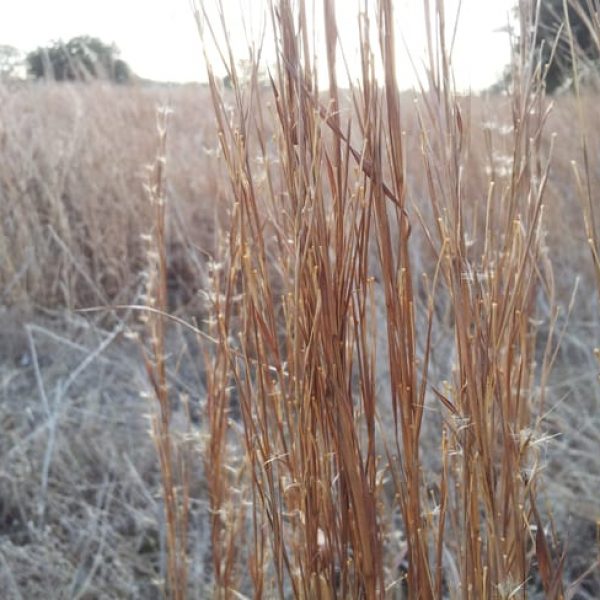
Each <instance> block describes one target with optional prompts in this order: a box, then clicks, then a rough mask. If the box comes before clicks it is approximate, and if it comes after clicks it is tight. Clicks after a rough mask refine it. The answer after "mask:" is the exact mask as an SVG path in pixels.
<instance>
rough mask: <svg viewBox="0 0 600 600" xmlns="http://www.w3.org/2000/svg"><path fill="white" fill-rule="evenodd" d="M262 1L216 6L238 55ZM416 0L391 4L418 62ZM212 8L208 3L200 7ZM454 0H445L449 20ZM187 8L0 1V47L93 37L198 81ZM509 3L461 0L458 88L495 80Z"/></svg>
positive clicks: (118, 0) (347, 24) (115, 1)
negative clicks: (246, 19)
mask: <svg viewBox="0 0 600 600" xmlns="http://www.w3.org/2000/svg"><path fill="white" fill-rule="evenodd" d="M263 1H264V0H223V2H224V5H225V7H226V10H227V13H228V14H229V15H231V18H230V21H229V23H228V26H229V27H230V32H231V34H232V37H233V39H234V40H236V42H237V43H238V44H237V48H238V49H239V50H240V51H242V50H243V48H244V43H243V39H244V36H243V28H242V26H241V18H240V15H242V14H247V13H249V12H251V13H253V14H254V15H255V16H256V15H257V14H258V13H260V11H261V10H262V6H263V5H264V4H263ZM423 1H424V0H396V1H395V2H394V6H395V11H396V20H397V23H398V28H399V30H400V31H401V33H402V35H403V36H404V38H405V39H406V43H407V45H408V47H409V50H410V52H411V53H412V54H413V57H414V58H415V59H416V61H417V62H419V60H420V59H421V58H422V57H423V56H424V55H423V48H424V45H425V38H424V27H423V25H422V23H423V21H424V19H423ZM216 2H217V0H207V2H206V4H207V5H211V4H212V5H215V4H216ZM311 2H312V0H309V1H308V4H311ZM458 2H459V0H446V6H447V13H448V18H449V20H450V16H451V15H453V14H454V13H455V11H456V6H457V4H458ZM190 4H191V2H190V0H0V44H10V45H13V46H16V47H18V48H20V49H22V50H30V49H33V48H35V47H37V46H39V45H44V44H46V43H48V42H49V41H51V40H56V39H59V38H60V39H64V40H68V39H69V38H71V37H74V36H77V35H84V34H85V35H92V36H95V37H99V38H101V39H102V40H103V41H105V42H107V43H111V42H114V43H116V44H117V46H118V47H119V48H120V50H121V55H122V57H123V58H124V59H125V60H126V61H127V62H128V63H129V64H130V65H131V67H132V68H133V70H134V71H135V72H136V73H137V74H139V75H141V76H142V77H147V78H151V79H157V80H164V81H181V82H183V81H195V80H203V79H205V67H204V63H203V59H202V52H201V46H200V41H199V36H198V32H197V28H196V24H195V22H194V19H193V16H192V12H191V8H190ZM373 4H374V2H373ZM513 4H514V0H462V11H461V19H460V26H459V35H458V39H457V45H456V48H455V53H454V57H453V63H454V71H455V76H456V80H457V84H458V85H459V87H461V88H462V89H466V88H469V87H472V88H473V89H481V88H484V87H487V86H488V85H490V84H492V83H493V82H495V81H497V79H498V77H499V76H500V74H501V72H502V68H503V66H504V65H505V64H506V63H507V62H508V60H509V46H508V37H507V35H506V34H505V33H499V32H497V30H498V29H501V28H502V27H503V26H505V25H506V23H507V16H508V13H509V9H510V7H511V6H512V5H513ZM355 6H356V0H338V2H337V12H338V18H339V29H340V35H341V38H342V43H343V45H344V48H345V50H346V53H347V55H348V56H349V58H352V56H353V54H355V53H356V42H355V40H356V38H357V34H356V26H355V23H356V10H355ZM405 24H406V25H405ZM399 45H400V43H399ZM399 69H400V71H401V73H400V74H399V79H400V80H401V82H403V81H404V82H407V86H408V85H411V84H412V83H413V82H414V78H413V76H412V74H411V71H412V68H411V67H410V64H409V62H408V61H407V60H405V59H404V60H402V59H401V60H400V61H399ZM401 85H402V83H401Z"/></svg>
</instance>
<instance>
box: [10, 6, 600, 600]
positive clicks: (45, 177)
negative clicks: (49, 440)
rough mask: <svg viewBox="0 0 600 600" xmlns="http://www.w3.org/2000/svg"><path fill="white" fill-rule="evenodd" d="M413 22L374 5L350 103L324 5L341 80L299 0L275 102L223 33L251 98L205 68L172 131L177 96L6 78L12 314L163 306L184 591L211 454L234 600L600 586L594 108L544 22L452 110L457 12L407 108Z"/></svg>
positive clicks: (159, 341) (222, 584)
mask: <svg viewBox="0 0 600 600" xmlns="http://www.w3.org/2000/svg"><path fill="white" fill-rule="evenodd" d="M392 8H393V7H392V2H391V1H390V0H388V1H383V2H381V3H380V4H379V5H378V8H377V10H376V11H375V13H372V14H371V15H370V18H372V19H374V20H375V21H376V23H377V28H376V29H377V31H378V34H379V35H380V37H381V39H380V40H377V41H375V40H371V39H370V37H369V33H368V32H369V31H370V28H369V24H368V22H367V15H364V14H363V16H362V18H361V21H360V31H359V35H360V39H361V68H362V70H361V75H360V78H359V82H358V83H356V85H355V86H354V87H353V88H351V89H350V90H345V89H342V88H341V87H340V86H339V85H338V81H337V77H336V65H337V64H339V61H340V57H339V55H338V53H339V48H338V47H337V36H336V17H335V6H334V3H333V2H332V1H329V0H324V2H323V9H324V23H325V32H326V41H327V56H326V57H323V59H324V60H326V61H327V65H328V71H329V78H328V81H327V85H326V89H324V90H321V89H320V88H319V84H320V83H321V82H320V81H319V80H318V77H317V75H316V72H315V65H314V64H313V62H312V61H313V52H312V49H311V47H310V39H311V32H310V31H309V25H308V21H307V18H306V14H305V5H304V2H299V3H298V7H297V10H295V9H294V8H293V6H292V3H291V2H288V1H286V0H282V1H281V2H279V3H278V4H277V10H273V12H272V13H271V15H270V19H271V22H272V27H273V28H274V34H275V35H274V39H275V40H276V42H277V44H278V54H277V57H278V62H277V65H276V66H275V67H273V69H272V70H271V72H270V77H271V79H270V83H269V87H268V88H267V89H265V87H264V86H263V84H262V81H261V79H260V77H259V71H260V64H259V63H258V62H257V61H256V60H253V61H251V62H250V65H251V69H250V71H249V72H246V73H244V77H241V76H238V73H237V70H236V67H237V62H236V60H237V57H234V56H233V55H232V53H231V52H230V51H229V49H228V48H227V47H225V48H223V56H224V57H226V58H225V62H226V68H227V69H228V70H229V73H230V75H231V81H232V82H233V89H232V90H231V91H229V90H224V89H223V88H222V86H221V84H220V82H219V81H218V80H217V79H216V77H215V76H214V75H213V71H212V67H211V66H210V65H209V79H210V83H209V86H208V88H204V89H203V88H199V89H197V90H195V91H191V90H186V89H174V90H172V91H171V92H170V102H169V104H170V105H171V106H172V107H173V109H174V114H173V116H172V118H171V121H170V123H169V124H168V125H167V121H166V117H164V115H163V117H161V120H160V122H159V126H160V127H159V134H160V135H159V141H158V142H157V141H156V138H155V136H153V135H152V121H153V119H154V116H153V112H154V109H153V105H154V104H155V101H156V98H157V97H159V98H160V96H161V95H162V93H160V92H156V91H152V90H145V89H130V90H122V89H119V90H113V89H112V88H104V87H98V88H97V89H96V88H92V89H90V88H87V87H83V86H63V87H58V86H39V87H32V86H30V87H25V88H23V89H19V90H16V91H15V90H12V91H11V90H3V95H4V96H5V97H6V98H7V99H8V100H9V102H8V103H4V104H3V108H2V109H0V110H2V111H5V114H6V115H10V116H12V118H11V119H8V118H5V119H3V121H2V122H3V123H6V124H7V125H6V126H5V129H3V130H2V132H1V134H0V143H2V144H3V148H5V149H6V150H7V156H8V157H9V158H10V157H12V158H11V159H10V160H12V162H10V161H9V162H7V163H5V164H8V165H9V166H8V167H6V166H5V167H2V170H1V171H0V185H1V186H2V188H1V189H2V190H3V194H5V198H6V199H7V200H8V201H7V202H4V203H3V204H2V207H0V211H1V212H2V215H1V216H2V219H3V220H2V222H3V224H4V225H3V226H4V227H5V232H6V235H5V236H4V238H3V240H5V241H4V242H0V243H4V247H2V248H1V249H2V252H3V253H4V256H5V257H6V259H7V260H5V261H3V266H2V269H1V271H0V281H2V283H3V285H4V287H5V289H8V290H9V292H10V293H5V298H4V300H3V301H4V302H5V303H13V304H16V303H27V304H31V305H56V304H64V305H67V306H69V307H80V306H86V305H90V304H93V305H98V304H102V305H105V306H114V305H124V304H131V303H133V304H136V305H138V304H139V302H140V301H139V300H138V298H139V297H140V295H141V294H142V288H143V293H144V294H145V302H146V303H147V308H148V309H149V310H148V311H146V315H145V329H144V331H145V333H146V334H147V336H146V339H145V341H146V342H147V343H146V344H145V346H144V347H145V348H146V350H145V357H144V358H145V366H146V369H147V373H148V375H149V380H150V382H151V384H152V389H153V391H154V393H155V396H156V399H157V402H156V413H155V415H154V417H153V420H152V432H153V438H154V441H155V444H156V447H157V449H158V455H159V459H160V460H159V467H160V473H161V481H162V483H161V485H162V497H163V502H164V510H165V517H166V518H165V523H166V527H165V533H164V538H165V549H166V550H165V551H166V557H164V558H163V564H164V565H165V582H164V584H165V590H166V593H167V594H168V595H169V596H170V597H173V598H184V597H202V596H201V594H202V593H206V591H205V590H206V588H200V587H199V585H198V580H197V576H196V575H195V574H194V570H193V569H192V568H191V566H193V565H192V562H191V557H192V556H197V555H196V554H195V553H194V552H193V551H192V547H191V543H190V541H189V540H190V530H191V528H193V527H194V523H193V516H194V515H193V510H192V509H191V508H190V507H191V506H193V505H194V501H196V500H197V499H198V498H197V496H195V494H198V493H200V492H199V491H198V490H194V489H192V488H193V486H192V485H191V484H190V481H191V479H192V476H191V473H192V472H193V470H194V469H195V468H197V467H198V465H202V468H203V479H204V481H203V484H204V486H205V487H203V489H202V491H203V492H204V493H205V497H206V499H207V502H208V509H207V511H206V517H207V522H208V525H209V527H210V542H209V544H208V546H207V548H206V549H205V550H206V553H207V555H208V557H209V560H208V562H209V564H210V573H211V574H210V587H211V588H212V591H211V593H212V594H213V596H214V597H215V598H236V597H240V596H241V595H243V596H248V597H256V598H271V597H281V598H286V597H294V598H369V599H370V598H387V597H391V598H424V599H426V598H446V597H449V598H466V599H470V598H473V599H479V598H506V599H508V598H526V597H533V596H535V594H536V593H537V594H543V595H544V597H547V598H563V597H572V595H573V594H574V593H575V592H576V591H577V593H580V594H585V593H586V592H585V589H586V588H584V587H582V585H581V584H582V582H583V579H582V580H581V581H579V579H578V578H579V576H580V575H581V576H582V577H584V578H585V579H586V581H585V584H586V585H588V586H590V587H588V588H587V589H588V590H591V591H588V593H589V594H590V596H589V597H593V594H594V591H595V590H597V589H598V581H597V578H595V576H594V575H593V573H592V572H591V571H590V572H588V571H587V569H588V568H589V567H593V565H594V561H595V560H596V554H597V548H596V549H595V550H594V551H593V552H591V551H590V549H589V548H586V547H585V545H584V547H582V548H573V543H571V545H570V547H568V546H567V545H566V539H567V537H568V535H567V530H568V518H567V515H568V514H569V512H570V513H571V514H577V515H578V518H579V519H581V522H582V523H583V524H584V525H582V531H585V532H586V535H589V532H590V531H591V532H592V537H593V532H594V527H595V520H597V519H598V518H600V508H599V505H598V501H597V499H596V497H595V487H594V485H595V483H597V482H598V480H599V477H598V469H597V464H596V460H595V454H596V453H595V450H594V440H596V439H597V435H598V434H597V431H598V429H597V425H598V418H597V415H596V413H597V406H598V401H599V393H598V384H597V381H595V375H596V372H595V371H594V369H595V367H594V363H593V361H592V360H590V357H592V350H593V345H594V341H593V340H594V336H596V338H597V335H598V325H599V324H598V318H597V314H598V313H597V310H598V294H596V293H595V291H594V290H595V286H596V285H597V283H598V280H597V279H596V278H597V277H598V268H599V263H598V230H597V219H598V215H597V210H596V207H597V200H598V198H597V193H596V189H597V187H598V185H597V184H598V183H599V182H598V181H597V177H598V175H597V173H595V171H594V169H593V167H592V166H591V165H592V163H593V160H592V158H591V157H595V156H596V154H597V152H595V151H596V150H598V148H599V146H600V144H599V142H600V135H598V134H597V133H596V132H597V131H599V129H598V128H595V127H594V126H593V124H594V123H597V122H598V120H599V119H600V113H599V112H598V109H597V107H596V103H595V98H594V96H589V97H584V95H583V93H580V94H579V95H578V96H577V97H575V98H571V97H564V98H558V99H557V100H556V103H555V105H554V106H553V105H552V102H551V101H550V99H548V98H546V97H545V96H544V94H543V86H542V85H541V69H540V68H539V67H538V66H537V65H536V64H535V62H534V61H529V60H528V58H529V56H531V53H532V49H531V48H528V47H527V39H528V38H527V34H526V32H527V31H529V29H528V27H529V25H530V24H529V23H528V22H527V18H526V17H525V16H524V17H523V23H522V27H523V30H522V47H521V48H520V55H516V58H515V61H514V64H513V77H514V87H513V89H512V91H511V92H510V94H508V95H507V96H502V97H489V98H486V97H462V96H460V95H457V94H456V93H455V92H454V90H453V88H452V84H451V73H450V65H449V62H448V58H447V55H446V53H445V45H444V44H445V42H444V33H443V22H444V13H443V5H442V3H441V2H434V3H432V4H431V7H430V11H431V12H430V13H429V14H428V15H426V18H427V19H428V20H429V23H430V25H429V31H430V43H431V64H430V65H429V71H428V80H427V81H426V82H424V86H423V90H421V91H420V92H418V93H415V94H414V97H413V95H412V94H400V93H399V91H398V81H397V73H396V68H395V64H394V60H395V58H394V57H395V49H394V44H395V42H394V30H393V27H392V23H393V10H392ZM197 17H198V19H199V21H200V23H201V24H202V14H201V10H200V11H199V13H198V15H197ZM436 24H437V25H436ZM209 25H210V27H213V28H215V30H214V33H215V34H216V29H217V28H218V27H219V26H220V25H219V24H217V23H210V24H207V23H204V29H203V32H204V35H205V41H206V43H208V44H210V43H211V36H212V33H213V30H211V29H210V27H209ZM438 26H439V28H438ZM379 42H381V43H379ZM226 43H227V40H226ZM375 56H377V57H378V60H380V61H381V64H382V66H383V72H384V77H383V79H382V80H381V81H379V80H377V78H376V77H375V75H374V73H375V71H374V63H375ZM99 98H100V100H102V102H100V101H99ZM42 102H44V103H45V105H46V107H50V110H51V114H52V115H53V117H52V119H47V121H45V122H42V119H41V115H42V110H44V111H45V112H48V110H49V109H48V108H45V109H42ZM200 103H203V104H202V106H203V107H206V106H208V104H209V103H210V104H212V109H213V110H214V119H212V118H209V117H207V116H205V115H206V114H207V113H208V110H204V111H202V112H203V116H202V117H199V116H198V115H199V111H198V109H197V106H198V105H199V104H200ZM23 106H25V107H26V109H27V110H29V111H32V112H34V113H35V114H37V115H38V116H37V119H38V123H39V124H40V128H41V129H40V130H39V131H38V133H37V134H36V136H37V137H36V136H28V135H27V124H26V121H24V120H23V121H19V119H18V117H19V114H20V113H19V110H21V108H19V107H23ZM78 106H79V107H80V108H79V109H78ZM81 107H84V108H81ZM109 107H110V108H109ZM77 110H79V111H80V114H81V115H85V117H79V120H78V118H77V114H78V113H77ZM574 112H578V114H579V115H585V119H583V118H582V117H580V120H579V123H580V125H581V127H582V131H583V132H584V133H585V134H586V135H585V138H584V139H585V154H584V156H583V162H582V163H579V161H578V156H580V154H579V152H580V148H581V146H580V141H579V140H578V139H577V138H576V137H575V136H574V135H573V131H572V127H573V122H574V121H573V119H574V118H573V113H574ZM54 115H56V116H54ZM194 119H198V120H197V121H194ZM202 119H204V120H202ZM190 123H193V125H190ZM8 124H10V125H8ZM125 125H127V127H125ZM194 127H196V128H198V129H199V130H201V131H204V137H203V138H202V139H201V140H200V141H199V142H198V140H195V141H194V139H193V137H192V136H191V135H190V131H192V130H193V128H194ZM52 128H55V129H52ZM78 128H81V131H83V132H85V133H79V130H78ZM123 131H129V132H130V135H129V139H125V138H124V137H123V135H124V134H123ZM167 131H168V134H167ZM68 132H74V133H68ZM77 134H78V135H79V137H78V135H77ZM61 136H62V137H61ZM61 139H63V142H62V146H61V144H60V143H59V142H60V140H61ZM65 140H66V141H65ZM85 140H89V141H87V142H86V141H85ZM117 141H119V142H120V143H118V144H117V143H116V142H117ZM217 141H218V144H219V147H218V148H216V147H215V144H216V143H217ZM65 144H66V145H67V148H70V151H69V150H65V149H64V147H65ZM61 148H62V150H61ZM103 148H110V155H111V156H113V157H114V161H113V160H110V161H105V160H102V158H103V156H105V155H106V154H108V153H109V151H108V150H106V151H103ZM207 148H208V149H210V152H209V153H210V154H212V153H213V151H214V152H215V153H216V155H217V156H218V159H217V158H216V157H212V156H207V154H209V153H207V152H206V151H205V150H206V149H207ZM120 152H122V154H121V153H120ZM193 156H196V157H201V158H199V160H202V161H203V162H202V163H200V162H199V161H198V162H196V161H194V160H193V159H192V158H191V157H193ZM25 158H27V160H25ZM573 160H574V161H575V165H573V163H572V161H573ZM142 163H150V164H151V165H153V166H152V169H151V170H150V171H149V173H148V174H144V175H142V174H140V172H139V169H138V166H139V165H140V164H142ZM198 164H202V165H203V166H202V169H200V170H199V169H198V167H197V165H198ZM581 164H583V165H584V166H583V167H582V166H581ZM574 169H575V172H576V173H577V175H576V176H573V171H574ZM596 170H597V169H596ZM61 173H62V175H61ZM123 173H125V174H126V176H125V175H123ZM144 181H146V182H147V189H146V193H149V194H148V195H149V197H150V206H151V207H152V209H151V210H148V206H149V204H148V198H147V197H144V192H143V190H142V185H141V184H142V183H143V182H144ZM576 196H579V197H580V198H581V200H582V203H581V205H578V204H577V203H576V201H575V197H576ZM107 198H108V199H109V200H108V201H110V199H111V198H113V199H114V201H113V202H112V203H111V204H110V209H107ZM217 199H218V202H215V200H217ZM580 206H581V207H583V210H580ZM15 225H16V226H15ZM147 231H150V232H151V235H150V236H149V238H148V240H147V243H148V244H149V245H148V246H146V245H145V242H144V243H142V242H139V240H140V235H141V234H142V233H145V232H147ZM590 249H591V256H592V260H590V252H589V250H590ZM28 252H30V253H33V254H31V256H32V258H30V259H28V254H27V253H28ZM148 264H149V267H148ZM575 274H577V276H578V277H579V281H580V283H579V286H580V292H579V295H577V296H574V297H573V299H572V298H571V293H572V288H573V286H574V284H575ZM109 276H110V277H109ZM178 290H182V291H183V293H182V296H183V299H184V300H185V301H186V304H185V305H184V306H183V307H182V306H181V304H180V303H179V304H178V300H180V298H179V299H178V298H177V291H178ZM177 308H178V309H179V313H178V317H182V318H183V319H185V320H186V322H187V325H185V328H186V329H187V330H189V331H191V332H193V333H194V334H195V336H196V337H197V342H198V344H199V345H200V346H201V347H202V349H203V371H202V372H203V389H202V391H201V393H200V394H199V395H200V396H201V397H200V398H197V399H192V400H191V401H190V402H187V400H184V401H179V398H177V395H176V393H175V392H174V383H173V382H172V380H171V379H172V375H171V374H170V373H169V371H168V368H167V365H168V363H169V361H170V360H172V356H171V355H170V353H171V352H172V348H171V345H170V343H169V340H168V335H169V331H170V330H171V329H172V328H173V327H179V326H181V324H182V322H181V321H175V320H174V319H169V318H167V317H166V316H165V315H166V313H167V312H169V311H173V310H174V309H177ZM567 316H568V319H567ZM195 319H198V320H195ZM171 324H173V325H171ZM586 332H587V333H586ZM553 368H556V369H557V370H558V373H559V376H558V377H557V376H556V375H553ZM565 397H566V400H565ZM194 403H195V404H196V405H197V407H199V410H200V411H201V417H200V424H199V425H197V424H194V423H193V422H192V420H191V418H188V417H189V416H190V413H191V410H192V406H191V405H194ZM572 403H574V405H575V406H576V407H577V408H576V409H575V410H574V409H573V406H572V405H571V404H572ZM177 407H178V408H177ZM177 412H179V413H183V414H184V416H185V415H187V417H186V418H188V424H187V425H184V426H181V424H180V423H179V422H178V423H174V419H175V417H174V415H175V414H176V413H177ZM180 416H181V415H180ZM579 419H580V420H581V421H579ZM585 419H589V422H588V424H587V429H586V430H585V432H586V434H585V436H580V435H578V433H577V432H578V430H579V428H580V427H583V426H584V422H583V421H584V420H585ZM555 434H561V435H562V438H561V439H559V440H554V441H553V437H554V435H555ZM196 450H198V452H196ZM561 482H563V483H561ZM575 490H576V491H575ZM547 497H549V498H551V499H552V500H553V501H554V502H555V505H554V506H553V507H550V508H549V507H548V505H547V503H546V502H545V499H546V498H547ZM575 500H577V502H575ZM592 544H593V542H592ZM565 546H567V547H566V552H567V554H566V555H565ZM571 555H574V556H576V559H571V558H570V556H571ZM573 560H574V562H573ZM570 565H576V566H570ZM161 585H162V584H161ZM593 586H596V587H593ZM200 589H202V590H204V591H203V592H200V591H199V590H200ZM583 597H585V596H583Z"/></svg>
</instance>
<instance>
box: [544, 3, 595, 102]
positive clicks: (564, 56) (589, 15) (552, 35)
mask: <svg viewBox="0 0 600 600" xmlns="http://www.w3.org/2000/svg"><path fill="white" fill-rule="evenodd" d="M538 4H539V26H538V29H537V32H536V38H535V44H536V47H537V48H538V49H539V50H540V52H541V59H542V63H543V64H544V65H546V64H547V65H548V70H547V74H546V89H547V90H548V92H550V93H552V92H553V91H555V90H556V89H557V88H559V87H560V86H561V85H563V84H564V83H565V82H566V81H567V80H568V79H570V78H571V77H572V76H573V58H572V55H571V42H570V37H569V34H568V30H567V28H566V26H565V22H566V19H565V16H566V15H565V11H564V3H563V0H537V2H533V10H537V5H538ZM567 4H568V17H569V23H570V26H571V31H572V32H573V41H574V43H575V50H576V52H577V53H578V54H579V55H580V56H581V57H582V58H583V59H585V61H586V62H587V63H588V66H589V65H593V64H595V65H596V66H598V61H599V59H600V48H599V46H598V43H597V41H595V40H594V35H593V33H592V30H593V28H594V23H595V19H598V18H599V17H600V3H599V1H598V0H568V1H567ZM599 29H600V28H599ZM553 48H556V49H555V51H554V55H553V56H552V51H553Z"/></svg>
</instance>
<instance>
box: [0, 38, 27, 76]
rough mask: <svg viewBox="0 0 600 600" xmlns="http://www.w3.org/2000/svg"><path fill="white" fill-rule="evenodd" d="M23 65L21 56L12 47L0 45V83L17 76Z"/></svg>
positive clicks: (18, 51) (19, 52)
mask: <svg viewBox="0 0 600 600" xmlns="http://www.w3.org/2000/svg"><path fill="white" fill-rule="evenodd" d="M22 65H23V54H22V53H21V51H20V50H17V48H15V47H14V46H8V45H0V81H6V80H7V79H13V78H15V77H17V76H18V75H19V69H20V68H21V67H22Z"/></svg>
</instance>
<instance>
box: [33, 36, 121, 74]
mask: <svg viewBox="0 0 600 600" xmlns="http://www.w3.org/2000/svg"><path fill="white" fill-rule="evenodd" d="M26 61H27V70H28V72H29V74H30V75H31V76H32V77H34V78H35V79H42V78H50V79H54V80H56V81H78V80H83V81H87V80H89V79H100V78H101V79H108V80H110V81H114V82H117V83H126V82H128V81H130V79H131V78H132V72H131V69H130V68H129V66H128V65H127V63H126V62H125V61H123V60H122V59H120V58H119V51H118V49H117V47H116V46H115V45H110V46H109V45H107V44H105V43H104V42H102V41H100V40H99V39H98V38H94V37H89V36H80V37H75V38H73V39H71V40H69V41H68V42H66V43H65V42H63V41H58V42H54V43H52V44H51V45H49V46H47V47H44V48H37V49H36V50H34V51H33V52H30V53H29V54H28V55H27V59H26Z"/></svg>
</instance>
